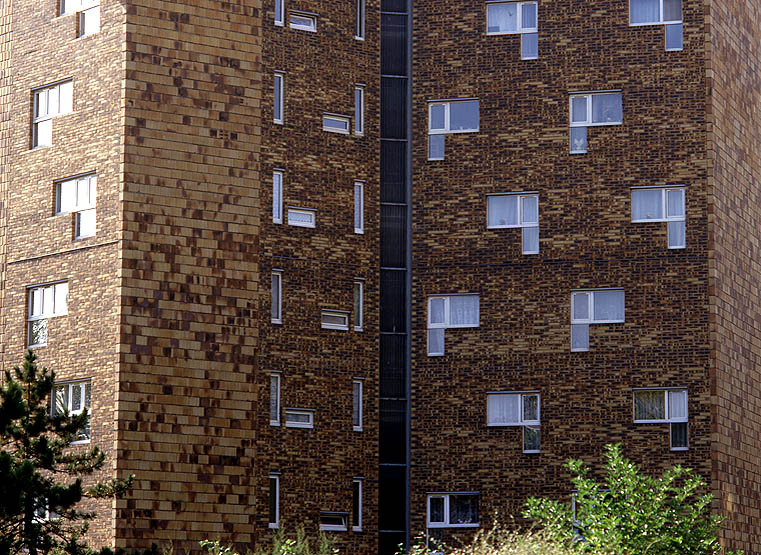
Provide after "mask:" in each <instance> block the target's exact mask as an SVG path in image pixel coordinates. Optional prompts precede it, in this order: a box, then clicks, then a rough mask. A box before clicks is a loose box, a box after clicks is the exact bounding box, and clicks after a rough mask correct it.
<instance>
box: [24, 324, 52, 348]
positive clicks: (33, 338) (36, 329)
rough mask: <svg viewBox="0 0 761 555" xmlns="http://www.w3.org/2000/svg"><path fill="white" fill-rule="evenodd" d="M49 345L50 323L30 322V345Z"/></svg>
mask: <svg viewBox="0 0 761 555" xmlns="http://www.w3.org/2000/svg"><path fill="white" fill-rule="evenodd" d="M47 343H48V321H47V320H45V319H42V320H33V321H32V322H29V344H30V345H47Z"/></svg>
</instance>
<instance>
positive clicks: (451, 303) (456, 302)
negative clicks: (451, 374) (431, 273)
mask: <svg viewBox="0 0 761 555" xmlns="http://www.w3.org/2000/svg"><path fill="white" fill-rule="evenodd" d="M479 302H480V301H479V296H478V295H449V296H437V297H429V298H428V356H442V355H443V354H444V330H445V329H447V328H477V327H478V326H479Z"/></svg>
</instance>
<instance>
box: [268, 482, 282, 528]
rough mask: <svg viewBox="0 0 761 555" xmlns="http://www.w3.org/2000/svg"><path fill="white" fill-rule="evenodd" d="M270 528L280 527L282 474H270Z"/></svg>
mask: <svg viewBox="0 0 761 555" xmlns="http://www.w3.org/2000/svg"><path fill="white" fill-rule="evenodd" d="M269 506H270V515H269V521H270V528H280V475H279V474H276V473H273V474H270V495H269Z"/></svg>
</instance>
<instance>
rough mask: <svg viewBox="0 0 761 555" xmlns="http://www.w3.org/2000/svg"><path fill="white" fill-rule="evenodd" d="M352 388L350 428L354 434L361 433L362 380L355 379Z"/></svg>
mask: <svg viewBox="0 0 761 555" xmlns="http://www.w3.org/2000/svg"><path fill="white" fill-rule="evenodd" d="M351 386H352V415H351V420H352V427H353V429H354V431H355V432H361V431H362V412H363V411H362V388H363V383H362V380H358V379H355V380H354V381H352V382H351Z"/></svg>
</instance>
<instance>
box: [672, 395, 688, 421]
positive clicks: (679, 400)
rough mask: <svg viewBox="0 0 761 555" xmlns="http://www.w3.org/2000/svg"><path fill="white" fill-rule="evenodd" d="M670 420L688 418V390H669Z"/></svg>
mask: <svg viewBox="0 0 761 555" xmlns="http://www.w3.org/2000/svg"><path fill="white" fill-rule="evenodd" d="M668 393H669V420H687V391H686V390H679V391H669V392H668Z"/></svg>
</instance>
